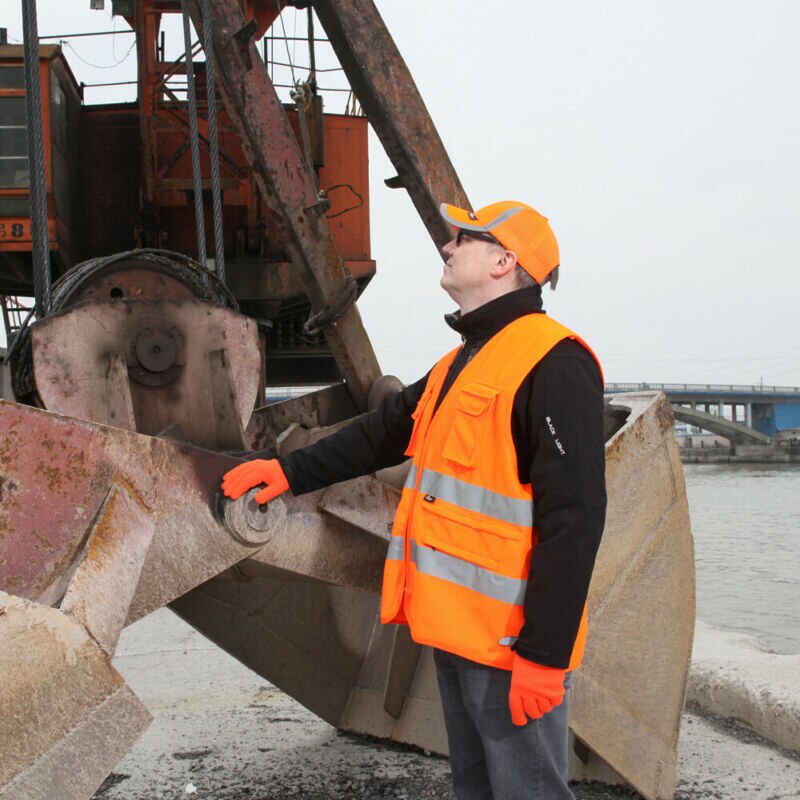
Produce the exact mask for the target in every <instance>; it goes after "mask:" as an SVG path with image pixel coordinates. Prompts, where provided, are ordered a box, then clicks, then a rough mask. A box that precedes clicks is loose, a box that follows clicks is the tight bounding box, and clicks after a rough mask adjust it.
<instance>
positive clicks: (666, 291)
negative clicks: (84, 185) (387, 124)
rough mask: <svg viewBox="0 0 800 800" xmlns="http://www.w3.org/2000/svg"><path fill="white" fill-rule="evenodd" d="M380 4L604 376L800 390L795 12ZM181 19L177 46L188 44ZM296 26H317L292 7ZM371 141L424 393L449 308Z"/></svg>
mask: <svg viewBox="0 0 800 800" xmlns="http://www.w3.org/2000/svg"><path fill="white" fill-rule="evenodd" d="M3 5H4V7H5V9H6V10H4V11H3V13H2V14H0V24H3V25H5V26H7V27H8V28H9V35H10V36H11V37H12V38H13V39H17V38H18V39H21V24H20V22H19V19H20V10H19V3H17V2H14V0H11V2H9V3H8V4H6V3H4V4H3ZM110 5H111V4H110V2H108V3H107V6H108V8H107V10H106V11H105V12H92V11H90V10H89V8H88V6H89V3H88V0H69V2H64V0H60V2H55V0H39V2H38V13H39V31H40V34H46V33H67V32H71V31H78V30H80V31H84V30H92V29H96V30H109V29H111V27H114V26H116V27H117V28H124V27H126V26H125V24H124V22H122V21H121V20H117V21H112V20H111V19H110V16H109V11H110ZM377 5H378V8H379V9H380V11H381V13H382V14H383V16H384V19H385V21H386V23H387V25H388V27H389V29H390V31H391V32H392V34H393V36H394V38H395V41H396V42H397V45H398V47H399V49H400V51H401V53H402V54H403V56H404V57H405V59H406V62H407V63H408V66H409V68H410V69H411V72H412V74H413V75H414V78H415V80H416V82H417V85H418V87H419V89H420V92H421V94H422V96H423V98H424V100H425V102H426V104H427V106H428V110H429V112H430V114H431V116H432V118H433V120H434V122H435V124H436V126H437V128H438V130H439V133H440V135H441V137H442V139H443V141H444V143H445V146H446V147H447V149H448V151H449V153H450V157H451V159H452V161H453V163H454V165H455V167H456V169H457V171H458V172H459V175H460V177H461V180H462V183H463V184H464V187H465V189H466V191H467V193H468V195H469V197H470V200H471V201H472V203H473V204H474V205H476V206H480V205H485V204H487V203H490V202H493V201H495V200H499V199H520V200H525V201H527V202H529V203H531V204H532V205H534V206H535V207H536V208H538V209H539V210H540V211H541V212H542V213H544V214H546V215H547V216H548V217H549V218H550V220H551V223H552V225H553V228H554V230H555V232H556V235H557V236H558V238H559V242H560V245H561V259H562V269H561V282H560V283H559V288H558V291H556V292H551V291H550V290H549V289H546V290H545V293H544V296H545V307H546V308H547V310H548V311H549V312H550V313H551V314H552V315H553V316H555V317H556V318H557V319H559V320H560V321H561V322H564V323H565V324H567V325H569V326H570V327H572V328H573V329H575V330H576V331H578V332H579V333H581V334H582V335H583V336H584V337H585V338H586V339H587V340H588V341H589V342H590V344H592V345H593V347H594V348H595V350H596V351H597V353H598V355H599V356H600V359H601V361H602V363H603V365H604V368H605V373H606V379H607V380H611V381H650V382H655V381H668V382H678V381H687V382H702V383H707V382H710V383H719V382H725V383H745V384H750V383H759V382H762V381H763V383H765V384H780V385H800V358H798V355H799V351H800V335H798V322H797V312H798V307H800V274H799V270H798V268H799V267H800V225H799V224H798V221H797V218H798V216H799V215H800V145H798V143H799V142H800V107H799V105H800V104H799V103H798V97H800V48H798V46H797V36H798V31H800V4H798V3H797V2H795V0H783V1H782V2H781V1H778V0H767V2H764V3H759V4H753V3H746V2H743V0H713V1H712V0H695V2H688V0H678V1H676V0H673V2H670V3H663V2H654V1H652V0H618V1H617V2H606V3H599V2H590V1H589V0H580V1H577V0H576V1H575V2H559V3H554V2H543V1H539V0H536V1H532V0H526V1H525V2H523V1H522V0H508V1H507V2H500V3H494V4H487V3H485V2H477V0H460V1H459V2H456V1H455V0H437V1H436V2H430V1H428V2H424V1H423V0H403V1H402V2H400V0H378V2H377ZM174 22H175V23H176V25H175V27H171V28H168V50H169V49H170V47H173V49H174V48H178V47H182V43H181V39H180V33H179V30H180V29H179V27H178V26H179V20H178V19H177V18H176V19H175V20H174ZM284 25H285V26H286V28H287V31H286V32H287V33H288V34H289V35H292V34H293V33H295V32H297V33H299V32H302V31H304V30H305V27H304V26H305V22H304V17H302V16H300V15H296V14H295V13H294V12H291V11H288V12H285V13H284ZM169 30H173V31H174V35H170V33H169ZM279 30H280V29H279ZM132 42H133V39H132V37H127V36H119V37H115V39H114V40H113V41H112V39H111V38H103V39H75V40H73V41H72V47H73V48H74V51H73V50H70V49H69V48H67V50H66V54H67V57H68V59H69V60H70V63H71V65H72V67H73V70H74V72H75V73H76V76H77V77H78V78H79V80H84V81H87V82H100V81H108V80H124V79H126V78H125V77H117V76H118V75H120V74H125V70H127V77H128V78H130V77H131V76H132V75H133V69H134V68H135V57H134V55H135V54H133V53H131V54H130V56H129V57H128V58H127V60H126V61H125V62H124V63H123V64H122V65H121V66H120V67H118V68H117V69H113V70H102V71H98V70H91V69H90V68H89V67H88V66H87V65H86V64H84V63H82V62H81V61H79V60H78V59H77V57H76V53H77V54H78V55H80V56H81V57H82V58H83V59H84V60H85V61H88V62H91V63H93V64H98V65H102V66H109V65H111V64H113V63H114V62H116V61H120V60H122V59H123V57H124V56H125V54H126V51H127V50H128V48H129V47H130V44H132ZM293 48H296V46H293ZM321 51H322V52H320V53H319V58H320V63H321V64H325V63H326V61H325V59H326V54H325V53H324V48H321ZM284 54H285V50H284ZM290 55H291V56H292V60H293V63H295V64H298V65H299V64H300V62H304V57H303V56H304V54H303V53H302V52H300V51H298V50H296V49H293V50H292V51H290ZM329 60H330V61H331V62H332V59H329ZM304 63H307V62H304ZM298 73H299V70H298ZM322 83H323V85H331V86H336V85H338V86H341V85H344V84H343V79H342V78H341V77H340V76H338V77H337V74H336V73H331V74H329V75H327V76H326V79H325V80H324V81H322ZM103 91H107V90H100V89H88V90H87V94H86V96H87V101H88V102H98V101H101V100H104V99H110V98H107V96H105V95H103ZM115 91H117V92H119V91H120V90H115ZM117 97H119V95H117ZM344 97H345V95H343V94H338V95H331V99H330V100H328V99H327V98H326V108H327V109H328V110H332V111H335V110H339V109H340V108H341V107H342V104H343V101H344ZM127 99H132V93H131V92H130V91H129V94H128V95H127ZM370 147H371V150H370V168H371V174H372V180H371V208H372V249H373V257H374V258H375V259H376V260H377V262H378V274H377V276H376V277H375V278H374V279H373V281H372V283H371V284H370V286H369V287H368V288H367V290H366V292H365V294H364V296H363V298H362V300H361V301H360V302H359V307H360V309H361V313H362V315H363V317H364V321H365V325H366V327H367V330H368V332H369V333H370V336H371V338H372V341H373V343H374V345H375V348H376V350H377V353H378V357H379V359H380V362H381V366H382V367H383V369H384V371H385V372H391V373H394V374H397V375H398V376H399V377H400V378H402V379H403V380H405V381H411V380H414V379H416V378H418V377H420V376H422V375H423V374H424V373H425V372H426V370H427V369H428V368H429V367H430V366H431V364H432V363H433V362H434V361H435V360H436V358H438V357H439V356H440V355H441V354H442V353H443V352H445V351H446V350H447V349H449V348H451V347H453V346H455V345H456V344H457V343H458V342H457V338H456V336H455V334H454V333H453V332H452V331H450V330H449V328H447V327H446V325H445V324H444V322H443V321H442V316H443V314H444V313H446V312H447V311H449V310H452V309H453V304H452V302H451V301H450V300H449V298H448V297H447V296H446V295H445V294H444V293H443V292H442V290H441V289H440V288H439V277H440V275H441V259H440V258H439V256H438V254H437V253H436V251H435V249H434V247H433V245H432V243H431V241H430V239H429V238H428V237H427V234H426V232H425V229H424V227H423V225H422V223H421V222H420V221H419V219H418V217H417V215H416V213H415V211H414V209H413V207H412V205H411V202H410V200H409V199H408V197H407V195H406V194H405V192H403V191H402V190H390V189H387V188H386V187H385V186H384V184H383V179H384V178H387V177H391V176H392V175H394V174H395V173H394V170H393V168H392V166H391V164H390V163H389V162H388V160H387V159H386V157H385V155H384V153H383V150H382V148H381V146H380V143H379V142H378V141H377V139H376V138H375V137H374V136H373V137H371V140H370ZM442 199H443V200H448V199H449V198H442Z"/></svg>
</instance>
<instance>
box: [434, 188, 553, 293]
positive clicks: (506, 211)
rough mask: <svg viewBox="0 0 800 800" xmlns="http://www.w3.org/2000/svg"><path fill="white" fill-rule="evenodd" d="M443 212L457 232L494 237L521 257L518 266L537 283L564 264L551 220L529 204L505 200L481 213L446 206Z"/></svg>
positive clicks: (481, 209) (444, 205)
mask: <svg viewBox="0 0 800 800" xmlns="http://www.w3.org/2000/svg"><path fill="white" fill-rule="evenodd" d="M439 211H440V212H441V215H442V216H443V217H444V218H445V219H446V220H447V221H448V222H449V223H450V224H451V225H452V226H453V227H455V228H460V229H461V230H463V231H467V232H468V233H469V231H475V232H477V233H488V234H490V235H491V236H493V237H494V238H495V239H497V241H498V242H500V244H502V245H503V247H505V248H506V249H507V250H512V251H513V252H514V253H516V254H517V263H518V264H519V265H520V266H521V267H522V269H524V270H525V272H527V273H528V275H530V276H531V277H532V278H533V279H534V280H535V281H536V282H537V283H540V284H541V283H543V282H544V280H545V279H546V278H547V276H548V275H549V274H550V273H551V272H552V271H553V270H554V269H555V268H556V267H558V266H559V264H560V262H561V259H560V256H559V252H558V241H557V240H556V235H555V234H554V233H553V229H552V228H551V227H550V223H549V222H548V221H547V217H543V216H542V215H541V214H540V213H539V212H538V211H537V210H536V209H535V208H531V207H530V206H529V205H527V203H520V202H519V201H517V200H502V201H501V202H499V203H492V204H491V205H489V206H484V207H483V208H479V209H478V210H477V211H467V210H466V209H464V208H458V207H457V206H451V205H448V204H447V203H442V204H441V206H439Z"/></svg>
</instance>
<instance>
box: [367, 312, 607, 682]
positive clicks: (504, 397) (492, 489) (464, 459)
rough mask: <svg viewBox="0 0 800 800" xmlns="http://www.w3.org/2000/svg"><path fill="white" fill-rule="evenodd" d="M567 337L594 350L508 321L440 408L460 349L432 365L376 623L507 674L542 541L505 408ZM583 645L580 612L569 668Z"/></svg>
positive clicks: (545, 326)
mask: <svg viewBox="0 0 800 800" xmlns="http://www.w3.org/2000/svg"><path fill="white" fill-rule="evenodd" d="M566 338H572V339H576V340H577V341H578V342H580V343H581V344H582V345H584V347H586V348H587V350H589V352H590V353H592V351H591V349H589V348H588V346H587V345H586V344H585V342H583V341H582V340H581V339H580V338H579V337H578V336H576V335H575V334H574V333H573V332H572V331H570V330H569V329H568V328H565V327H564V326H563V325H561V324H559V323H558V322H555V321H554V320H553V319H551V318H550V317H548V316H546V315H544V314H529V315H526V316H524V317H520V318H518V319H516V320H514V321H513V322H511V323H510V324H509V325H507V326H506V327H505V328H503V329H502V330H501V331H499V332H498V333H497V334H495V336H493V337H492V338H491V339H490V340H489V341H488V342H487V343H486V344H485V345H484V346H483V347H482V348H481V349H480V350H479V351H478V353H477V354H476V355H475V357H474V358H473V359H472V361H470V363H469V364H467V365H466V366H465V367H464V369H463V370H462V371H461V373H460V374H459V376H458V377H457V378H456V380H455V382H454V383H453V385H452V387H451V388H450V390H449V391H448V393H447V395H446V396H445V397H444V399H443V400H442V402H441V404H440V405H439V407H438V409H436V411H435V413H434V407H435V405H436V400H437V398H438V397H439V394H440V393H441V390H442V386H443V384H444V380H445V377H446V375H447V372H448V369H449V368H450V365H451V364H452V363H453V360H454V358H455V356H456V353H457V352H458V348H456V349H455V350H453V351H452V352H450V353H448V354H447V355H446V356H444V358H442V359H441V360H440V361H439V362H438V363H437V364H436V365H435V366H434V368H433V370H431V373H430V375H429V377H428V382H427V384H426V386H425V391H424V392H423V394H422V397H421V398H420V400H419V403H418V404H417V407H416V409H415V411H414V413H413V415H412V416H413V419H414V428H413V431H412V433H411V440H410V442H409V445H408V448H407V449H406V455H408V456H411V457H412V466H411V470H410V471H409V474H408V478H407V480H406V483H405V486H404V487H403V493H402V497H401V499H400V504H399V505H398V508H397V514H396V515H395V520H394V525H393V527H392V537H391V540H390V544H389V550H388V553H387V555H386V563H385V566H384V575H383V594H382V600H381V621H382V622H386V623H388V622H395V623H407V624H408V625H409V627H410V629H411V636H412V638H413V639H414V641H416V642H419V643H421V644H427V645H432V646H434V647H438V648H441V649H442V650H446V651H448V652H451V653H455V654H457V655H460V656H463V657H464V658H468V659H471V660H472V661H477V662H479V663H482V664H489V665H491V666H494V667H500V668H502V669H511V664H512V660H513V652H512V650H511V645H512V644H514V642H515V641H516V640H517V636H518V635H519V632H520V629H521V628H522V624H523V622H524V612H523V603H524V599H525V590H526V587H527V579H528V574H529V572H530V563H531V554H532V553H535V548H536V544H537V542H538V536H537V533H536V527H535V525H534V524H533V497H534V488H533V487H532V486H531V484H529V483H528V484H523V483H520V480H519V475H518V472H517V458H516V449H515V447H514V442H513V438H512V435H511V412H512V406H513V404H514V396H515V395H516V393H517V390H518V389H519V387H520V385H521V384H522V382H523V381H524V380H525V378H526V376H527V375H528V374H529V373H530V371H531V370H532V369H533V367H534V366H535V365H536V364H538V363H539V361H541V359H542V358H543V357H544V356H545V355H546V354H547V353H548V352H549V351H550V350H551V349H552V348H553V347H554V346H555V345H556V344H557V343H558V342H560V341H561V340H563V339H566ZM592 355H593V356H594V353H592ZM596 359H597V357H596V356H595V360H596ZM585 639H586V610H585V609H584V612H583V617H582V619H581V623H580V628H579V631H578V635H577V638H576V641H575V645H574V647H573V651H572V657H571V659H570V664H569V669H575V668H576V667H577V666H578V665H579V664H580V660H581V657H582V655H583V648H584V643H585Z"/></svg>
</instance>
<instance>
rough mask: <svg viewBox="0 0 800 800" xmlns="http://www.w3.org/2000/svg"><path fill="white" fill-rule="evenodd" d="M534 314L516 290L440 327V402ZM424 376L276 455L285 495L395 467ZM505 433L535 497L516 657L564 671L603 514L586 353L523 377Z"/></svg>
mask: <svg viewBox="0 0 800 800" xmlns="http://www.w3.org/2000/svg"><path fill="white" fill-rule="evenodd" d="M530 313H544V312H543V311H542V297H541V289H540V288H539V287H538V286H536V287H531V288H526V289H519V290H517V291H515V292H510V293H509V294H506V295H503V296H502V297H500V298H497V299H496V300H493V301H491V302H489V303H486V304H485V305H483V306H481V307H480V308H477V309H475V310H474V311H471V312H469V313H468V314H464V315H463V316H461V314H460V312H456V313H455V314H451V315H448V316H447V317H446V318H445V319H446V320H447V322H448V324H449V325H450V326H451V327H452V328H454V329H455V330H456V331H457V332H458V333H460V334H461V336H462V339H463V344H462V347H461V350H460V352H459V353H458V355H457V356H456V359H455V361H454V362H453V364H452V366H451V367H450V371H449V373H448V375H447V378H446V380H445V383H444V386H443V388H442V392H441V395H440V397H439V398H438V400H437V405H438V403H440V402H441V400H442V398H443V397H444V395H445V394H446V393H447V391H448V390H449V389H450V387H451V386H452V385H453V381H454V380H455V379H456V377H457V375H458V374H459V372H460V371H461V370H462V369H463V368H464V366H465V365H466V364H467V363H469V361H470V360H471V359H472V358H473V357H474V355H475V354H476V353H477V352H478V350H480V348H481V347H482V346H483V345H484V344H485V343H486V342H487V341H488V340H489V339H490V338H491V337H492V336H493V335H494V334H495V333H497V332H498V331H499V330H500V329H501V328H503V327H505V326H506V325H508V323H509V322H511V321H513V320H515V319H517V318H518V317H520V316H522V315H524V314H530ZM426 381H427V375H426V376H425V377H424V378H422V379H420V380H418V381H417V382H416V383H413V384H411V385H410V386H406V387H405V388H404V389H403V390H402V391H401V392H398V393H397V394H395V395H392V396H391V397H388V398H386V399H385V400H384V401H383V402H382V403H381V405H380V406H379V407H378V408H377V409H376V410H375V411H373V412H371V413H369V414H364V415H363V416H361V417H358V418H356V419H355V420H354V421H353V422H352V423H351V424H350V425H348V426H347V427H345V428H342V429H341V430H340V431H338V432H337V433H335V434H333V435H332V436H329V437H327V438H326V439H322V440H320V441H319V442H317V443H315V444H313V445H311V446H309V447H307V448H304V449H302V450H295V451H294V452H292V453H289V454H288V455H285V456H281V458H280V462H281V465H282V467H283V469H284V471H285V473H286V476H287V479H288V481H289V485H290V487H291V489H292V492H293V493H294V494H303V493H305V492H310V491H314V490H315V489H320V488H322V487H324V486H329V485H330V484H332V483H337V482H339V481H343V480H348V479H350V478H354V477H356V476H358V475H363V474H365V473H368V472H374V471H375V470H378V469H382V468H384V467H389V466H394V465H395V464H399V463H401V462H402V461H403V460H404V459H405V458H406V457H405V455H404V451H405V449H406V447H407V445H408V440H409V437H410V435H411V429H412V427H413V421H412V419H411V413H412V412H413V411H414V409H415V407H416V405H417V402H418V401H419V398H420V397H421V395H422V392H423V390H424V388H425V384H426ZM512 413H513V419H512V435H513V440H514V447H515V450H516V454H517V468H518V472H519V479H520V481H521V482H522V483H530V484H531V485H532V486H533V492H534V499H533V503H534V524H535V525H536V528H537V531H538V534H539V544H538V546H537V547H536V548H535V550H534V554H533V558H532V561H531V571H530V575H529V578H528V588H527V593H526V595H525V624H524V626H523V628H522V630H521V631H520V635H519V639H518V641H517V643H516V645H514V648H515V650H516V651H517V652H518V653H519V654H520V655H521V656H523V657H524V658H527V659H529V660H531V661H535V662H536V663H539V664H544V665H546V666H552V667H562V668H564V667H566V666H567V664H568V663H569V657H570V653H571V651H572V646H573V644H574V641H575V637H576V635H577V631H578V625H579V623H580V617H581V612H582V610H583V605H584V603H585V601H586V594H587V591H588V587H589V580H590V578H591V574H592V568H593V566H594V561H595V556H596V553H597V548H598V546H599V544H600V537H601V535H602V532H603V524H604V521H605V508H606V492H605V443H604V434H603V382H602V378H601V375H600V370H599V369H598V367H597V364H596V362H595V361H594V359H593V358H592V356H591V355H590V354H589V353H588V352H587V351H586V349H585V348H584V347H583V346H582V345H580V344H578V343H577V342H575V341H574V340H569V339H568V340H564V341H562V342H559V343H558V344H557V345H556V346H555V347H554V348H553V349H552V350H551V351H550V352H549V353H548V354H547V355H546V356H545V357H544V358H543V359H542V360H541V361H540V362H539V363H538V364H537V365H536V366H535V367H534V368H533V369H532V370H531V372H530V374H529V375H528V376H527V377H526V379H525V380H524V381H523V382H522V385H521V386H520V388H519V390H518V391H517V394H516V396H515V398H514V405H513V412H512Z"/></svg>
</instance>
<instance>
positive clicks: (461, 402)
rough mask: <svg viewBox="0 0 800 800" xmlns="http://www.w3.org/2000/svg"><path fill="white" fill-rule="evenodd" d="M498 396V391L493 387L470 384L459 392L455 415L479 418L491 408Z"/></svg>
mask: <svg viewBox="0 0 800 800" xmlns="http://www.w3.org/2000/svg"><path fill="white" fill-rule="evenodd" d="M498 394H500V390H499V389H495V388H494V387H493V386H485V385H484V384H482V383H470V384H468V385H467V386H465V387H464V388H463V389H462V390H461V394H460V395H459V397H458V405H457V406H456V413H458V414H467V415H468V416H470V417H478V416H481V415H482V414H483V413H484V412H485V411H487V410H488V409H489V408H490V407H491V405H492V403H493V402H494V399H495V397H497V395H498Z"/></svg>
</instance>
